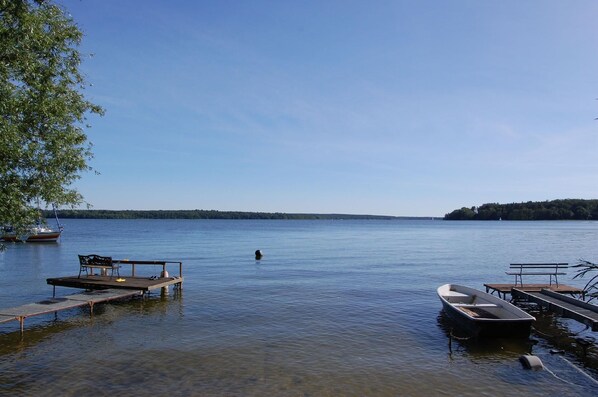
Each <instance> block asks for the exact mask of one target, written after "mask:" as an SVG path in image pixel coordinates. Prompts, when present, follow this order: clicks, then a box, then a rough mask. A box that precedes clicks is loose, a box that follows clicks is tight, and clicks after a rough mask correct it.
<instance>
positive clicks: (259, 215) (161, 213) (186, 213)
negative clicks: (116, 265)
mask: <svg viewBox="0 0 598 397" xmlns="http://www.w3.org/2000/svg"><path fill="white" fill-rule="evenodd" d="M57 214H58V217H59V218H61V219H68V218H71V219H72V218H78V219H418V218H410V217H395V216H384V215H346V214H286V213H281V212H273V213H272V212H241V211H216V210H150V211H141V210H59V211H57ZM44 215H45V216H46V217H53V216H54V213H53V212H52V211H45V212H44Z"/></svg>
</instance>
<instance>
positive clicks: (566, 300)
mask: <svg viewBox="0 0 598 397" xmlns="http://www.w3.org/2000/svg"><path fill="white" fill-rule="evenodd" d="M512 294H513V295H514V296H515V297H518V298H522V299H526V300H528V301H531V302H535V303H537V304H539V305H541V306H543V307H545V308H547V309H548V310H550V311H553V312H556V313H558V314H560V315H562V316H564V317H568V318H572V319H574V320H576V321H579V322H581V323H583V324H585V325H587V326H589V327H591V328H592V331H598V306H596V305H592V304H590V303H587V302H583V301H579V300H576V299H573V298H571V297H568V296H565V295H563V296H559V293H556V292H552V291H550V290H543V291H540V292H537V291H533V292H529V291H521V290H519V289H513V291H512Z"/></svg>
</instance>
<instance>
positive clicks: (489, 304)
mask: <svg viewBox="0 0 598 397" xmlns="http://www.w3.org/2000/svg"><path fill="white" fill-rule="evenodd" d="M453 306H455V307H485V308H489V307H500V306H499V305H497V304H495V303H453Z"/></svg>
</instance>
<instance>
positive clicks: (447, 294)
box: [443, 291, 469, 298]
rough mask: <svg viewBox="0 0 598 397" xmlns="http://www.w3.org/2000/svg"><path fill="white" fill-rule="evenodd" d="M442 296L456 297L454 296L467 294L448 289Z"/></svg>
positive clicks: (462, 296)
mask: <svg viewBox="0 0 598 397" xmlns="http://www.w3.org/2000/svg"><path fill="white" fill-rule="evenodd" d="M443 295H444V296H452V297H456V298H465V297H468V296H469V295H467V294H464V293H461V292H457V291H448V292H447V293H446V294H443Z"/></svg>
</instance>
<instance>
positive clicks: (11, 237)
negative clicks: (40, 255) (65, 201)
mask: <svg viewBox="0 0 598 397" xmlns="http://www.w3.org/2000/svg"><path fill="white" fill-rule="evenodd" d="M61 233H62V227H59V228H58V229H52V228H50V227H47V226H43V225H41V224H40V225H36V226H33V227H31V228H29V229H28V230H27V232H26V233H25V234H24V235H17V234H16V233H15V232H14V230H13V229H12V228H11V227H5V228H4V233H3V234H2V240H4V241H7V242H23V241H26V242H28V243H55V242H56V241H58V239H59V238H60V234H61Z"/></svg>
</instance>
